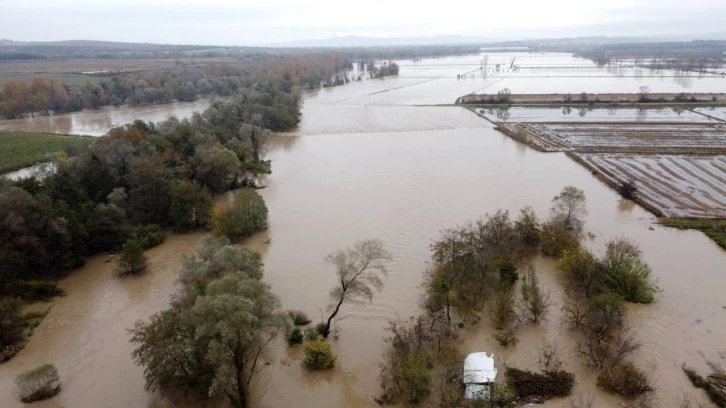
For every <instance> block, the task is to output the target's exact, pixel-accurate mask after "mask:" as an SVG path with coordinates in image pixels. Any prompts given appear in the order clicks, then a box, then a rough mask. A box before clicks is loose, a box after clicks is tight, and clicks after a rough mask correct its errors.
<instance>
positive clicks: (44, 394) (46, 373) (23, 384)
mask: <svg viewBox="0 0 726 408" xmlns="http://www.w3.org/2000/svg"><path fill="white" fill-rule="evenodd" d="M15 384H16V385H17V387H18V390H19V392H20V400H21V401H23V402H26V403H29V402H35V401H42V400H45V399H48V398H52V397H54V396H56V395H58V393H59V392H60V389H61V385H60V378H59V377H58V370H56V368H55V367H54V366H53V365H52V364H43V365H42V366H39V367H36V368H34V369H32V370H30V371H27V372H25V373H23V374H20V375H19V376H18V378H16V379H15Z"/></svg>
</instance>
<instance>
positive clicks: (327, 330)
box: [323, 291, 345, 339]
mask: <svg viewBox="0 0 726 408" xmlns="http://www.w3.org/2000/svg"><path fill="white" fill-rule="evenodd" d="M344 299H345V291H343V293H342V294H341V295H340V300H338V304H337V305H336V306H335V310H333V313H332V314H331V315H330V316H329V317H328V322H327V323H325V332H324V333H323V338H326V339H327V338H328V336H329V335H330V324H331V323H332V321H333V318H335V316H336V315H337V314H338V311H339V310H340V306H341V305H342V304H343V300H344Z"/></svg>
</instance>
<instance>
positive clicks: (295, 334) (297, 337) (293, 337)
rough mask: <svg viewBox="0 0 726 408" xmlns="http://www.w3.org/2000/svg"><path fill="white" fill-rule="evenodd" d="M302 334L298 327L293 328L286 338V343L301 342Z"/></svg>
mask: <svg viewBox="0 0 726 408" xmlns="http://www.w3.org/2000/svg"><path fill="white" fill-rule="evenodd" d="M303 339H304V336H303V333H302V332H301V331H300V329H293V331H292V332H291V333H290V336H288V338H287V344H289V345H291V346H294V345H296V344H301V343H302V342H303Z"/></svg>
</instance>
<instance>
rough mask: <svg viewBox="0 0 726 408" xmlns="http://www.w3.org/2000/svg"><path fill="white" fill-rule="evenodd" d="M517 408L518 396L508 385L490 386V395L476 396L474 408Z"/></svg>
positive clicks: (496, 384) (495, 384)
mask: <svg viewBox="0 0 726 408" xmlns="http://www.w3.org/2000/svg"><path fill="white" fill-rule="evenodd" d="M516 406H517V394H516V393H515V391H514V389H512V386H511V385H509V384H507V383H493V384H491V385H489V393H488V394H485V393H482V395H477V396H475V400H474V404H473V408H514V407H516Z"/></svg>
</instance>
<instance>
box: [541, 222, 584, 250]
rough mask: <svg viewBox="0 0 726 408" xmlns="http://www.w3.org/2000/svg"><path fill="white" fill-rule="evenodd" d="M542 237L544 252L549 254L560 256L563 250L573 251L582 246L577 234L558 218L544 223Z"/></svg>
mask: <svg viewBox="0 0 726 408" xmlns="http://www.w3.org/2000/svg"><path fill="white" fill-rule="evenodd" d="M541 239H542V253H543V254H545V255H548V256H560V255H562V252H563V251H572V250H573V249H575V248H577V247H579V246H580V241H579V239H578V236H577V234H576V233H575V232H573V231H571V230H569V229H567V228H566V227H565V226H564V225H563V224H562V223H561V222H557V221H556V220H552V221H548V222H546V223H544V224H542V235H541Z"/></svg>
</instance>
